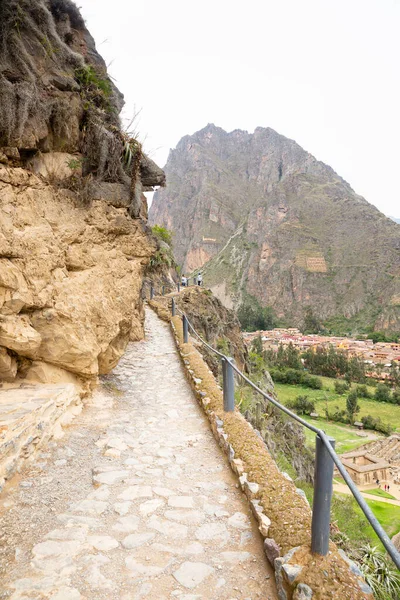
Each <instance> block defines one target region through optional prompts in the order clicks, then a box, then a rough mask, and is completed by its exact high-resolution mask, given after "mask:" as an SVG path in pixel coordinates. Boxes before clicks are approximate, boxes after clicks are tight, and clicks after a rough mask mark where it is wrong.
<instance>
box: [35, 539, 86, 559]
mask: <svg viewBox="0 0 400 600" xmlns="http://www.w3.org/2000/svg"><path fill="white" fill-rule="evenodd" d="M81 548H82V543H81V542H80V541H79V540H63V541H55V540H48V541H47V542H40V543H39V544H36V546H34V547H33V549H32V552H33V555H34V556H40V557H47V556H60V555H63V554H65V555H67V556H74V555H75V554H78V552H79V551H80V550H81Z"/></svg>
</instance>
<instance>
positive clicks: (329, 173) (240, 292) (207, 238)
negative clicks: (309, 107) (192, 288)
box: [150, 125, 400, 331]
mask: <svg viewBox="0 0 400 600" xmlns="http://www.w3.org/2000/svg"><path fill="white" fill-rule="evenodd" d="M165 171H166V174H167V178H168V182H169V184H168V188H167V189H165V190H160V191H158V192H157V193H156V194H155V196H154V201H153V204H152V206H151V210H150V222H151V223H152V224H159V225H162V226H165V227H167V228H168V229H171V230H172V231H173V232H174V233H175V236H174V251H175V257H176V260H177V262H178V264H180V265H182V267H183V269H184V271H185V272H189V271H192V270H194V269H197V268H199V267H202V266H203V265H205V268H204V273H203V274H204V281H205V284H206V285H208V286H210V287H211V289H212V290H213V291H214V293H215V294H216V295H218V297H219V298H221V300H222V301H223V302H224V303H225V304H226V306H229V307H237V306H239V305H240V304H242V303H251V302H252V299H254V298H256V299H257V300H258V301H259V303H260V304H261V305H262V306H267V305H269V306H272V307H273V308H274V309H275V311H276V313H277V315H278V316H279V317H281V318H285V319H286V320H287V321H288V322H290V323H292V324H297V325H302V322H303V318H304V313H305V308H306V307H311V308H312V310H313V313H314V315H315V316H317V317H318V318H319V319H320V320H322V321H328V320H330V319H332V320H333V319H335V318H336V321H338V319H337V318H339V321H340V324H341V326H343V327H344V328H347V327H348V329H346V331H348V330H350V329H353V330H356V329H357V326H358V325H359V324H360V323H361V324H363V325H370V326H372V327H375V328H376V329H385V330H395V331H396V330H397V331H400V229H399V226H398V224H396V223H395V222H393V221H392V220H390V219H389V218H387V217H385V216H384V215H383V214H382V213H380V212H379V211H378V210H377V209H376V208H375V207H373V206H372V205H370V204H368V202H367V201H366V200H364V198H362V197H361V196H358V195H357V194H356V193H355V192H354V191H353V190H352V189H351V187H350V186H349V185H348V184H347V183H346V182H345V181H344V180H343V179H342V178H341V177H339V175H337V174H336V173H335V172H334V171H333V170H332V169H331V168H330V167H329V166H327V165H325V164H324V163H322V162H320V161H318V160H316V159H315V158H314V157H313V156H311V154H309V153H308V152H306V151H305V150H303V149H302V148H301V147H300V146H299V145H298V144H296V142H294V141H292V140H289V139H287V138H285V137H283V136H282V135H279V134H278V133H276V132H275V131H273V130H272V129H269V128H267V129H264V128H261V127H258V128H257V129H256V130H255V131H254V133H253V134H249V133H247V132H246V131H240V130H236V131H232V132H231V133H227V132H225V131H224V130H222V129H220V128H218V127H215V126H214V125H208V126H207V127H205V128H204V129H202V130H201V131H198V132H197V133H195V134H194V135H191V136H186V137H184V138H182V140H181V141H180V142H179V143H178V145H177V147H176V149H174V150H172V151H171V153H170V155H169V158H168V162H167V165H166V167H165Z"/></svg>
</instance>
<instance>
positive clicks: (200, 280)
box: [197, 271, 203, 286]
mask: <svg viewBox="0 0 400 600" xmlns="http://www.w3.org/2000/svg"><path fill="white" fill-rule="evenodd" d="M202 283H203V275H202V274H201V271H200V273H199V274H198V275H197V285H199V286H201V285H202Z"/></svg>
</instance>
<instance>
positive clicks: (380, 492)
mask: <svg viewBox="0 0 400 600" xmlns="http://www.w3.org/2000/svg"><path fill="white" fill-rule="evenodd" d="M364 492H365V493H366V494H371V495H372V496H380V497H381V498H389V500H396V498H395V497H394V496H392V494H388V492H385V490H381V489H379V488H376V489H375V490H364Z"/></svg>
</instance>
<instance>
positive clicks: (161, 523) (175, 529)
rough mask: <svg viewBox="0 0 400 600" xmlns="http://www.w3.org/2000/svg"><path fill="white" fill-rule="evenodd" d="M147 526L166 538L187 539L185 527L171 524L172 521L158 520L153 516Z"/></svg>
mask: <svg viewBox="0 0 400 600" xmlns="http://www.w3.org/2000/svg"><path fill="white" fill-rule="evenodd" d="M148 525H149V527H150V528H151V529H155V530H156V531H159V532H160V533H162V534H163V535H165V536H166V537H167V538H172V539H183V538H186V537H187V533H188V528H187V527H186V525H181V524H180V523H173V522H172V521H167V520H166V519H160V518H159V517H156V516H154V515H153V517H151V518H150V520H149V523H148Z"/></svg>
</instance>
